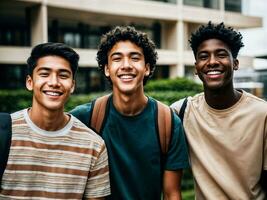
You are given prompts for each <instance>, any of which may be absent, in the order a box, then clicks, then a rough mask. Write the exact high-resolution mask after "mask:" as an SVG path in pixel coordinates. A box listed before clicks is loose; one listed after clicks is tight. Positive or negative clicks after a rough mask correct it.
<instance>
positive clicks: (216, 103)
mask: <svg viewBox="0 0 267 200" xmlns="http://www.w3.org/2000/svg"><path fill="white" fill-rule="evenodd" d="M204 94H205V100H206V102H207V104H208V105H209V106H210V107H212V108H215V109H227V108H230V107H231V106H233V105H234V104H235V103H236V102H237V101H238V100H239V99H240V97H241V95H242V92H240V91H238V90H236V89H234V88H233V87H230V88H228V89H225V88H223V89H219V90H218V89H216V90H209V89H205V88H204Z"/></svg>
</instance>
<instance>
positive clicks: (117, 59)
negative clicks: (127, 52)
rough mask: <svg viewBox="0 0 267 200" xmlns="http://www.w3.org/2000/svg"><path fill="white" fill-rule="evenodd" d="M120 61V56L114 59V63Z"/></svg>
mask: <svg viewBox="0 0 267 200" xmlns="http://www.w3.org/2000/svg"><path fill="white" fill-rule="evenodd" d="M120 60H121V57H119V56H114V57H112V61H114V62H119V61H120Z"/></svg>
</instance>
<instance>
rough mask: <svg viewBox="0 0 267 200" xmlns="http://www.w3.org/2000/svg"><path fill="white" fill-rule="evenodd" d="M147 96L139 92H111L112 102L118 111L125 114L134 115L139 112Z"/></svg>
mask: <svg viewBox="0 0 267 200" xmlns="http://www.w3.org/2000/svg"><path fill="white" fill-rule="evenodd" d="M147 101H148V98H147V97H146V96H145V94H144V93H141V94H139V95H138V94H133V95H127V94H118V93H114V94H113V104H114V107H115V108H116V110H117V111H118V112H120V113H121V114H123V115H126V116H134V115H137V114H139V113H141V112H142V111H143V110H144V108H145V107H146V105H147Z"/></svg>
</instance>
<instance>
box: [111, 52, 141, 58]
mask: <svg viewBox="0 0 267 200" xmlns="http://www.w3.org/2000/svg"><path fill="white" fill-rule="evenodd" d="M122 54H123V53H121V52H114V53H112V54H111V55H110V57H113V56H120V55H122ZM129 54H130V55H131V56H132V55H139V56H142V55H143V54H142V53H140V52H137V51H133V52H130V53H129Z"/></svg>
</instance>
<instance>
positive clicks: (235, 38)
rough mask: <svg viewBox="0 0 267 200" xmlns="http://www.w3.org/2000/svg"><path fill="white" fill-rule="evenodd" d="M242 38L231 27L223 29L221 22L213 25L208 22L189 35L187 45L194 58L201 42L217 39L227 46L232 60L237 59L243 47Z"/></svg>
mask: <svg viewBox="0 0 267 200" xmlns="http://www.w3.org/2000/svg"><path fill="white" fill-rule="evenodd" d="M242 38H243V37H242V35H241V33H240V32H237V31H235V30H234V29H233V28H232V27H225V25H224V23H223V22H221V23H220V24H218V25H215V24H213V23H212V22H211V21H209V23H208V24H206V25H202V26H200V27H199V28H198V29H197V30H196V31H195V32H194V33H192V34H191V39H190V40H189V43H190V47H191V48H192V50H193V53H194V56H195V58H196V54H197V49H198V47H199V45H200V44H201V43H202V42H203V41H205V40H208V39H219V40H221V41H223V42H224V43H225V44H227V45H228V47H229V48H230V50H231V53H232V56H233V58H237V55H238V52H239V50H240V48H241V47H243V46H244V44H243V42H242Z"/></svg>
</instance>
